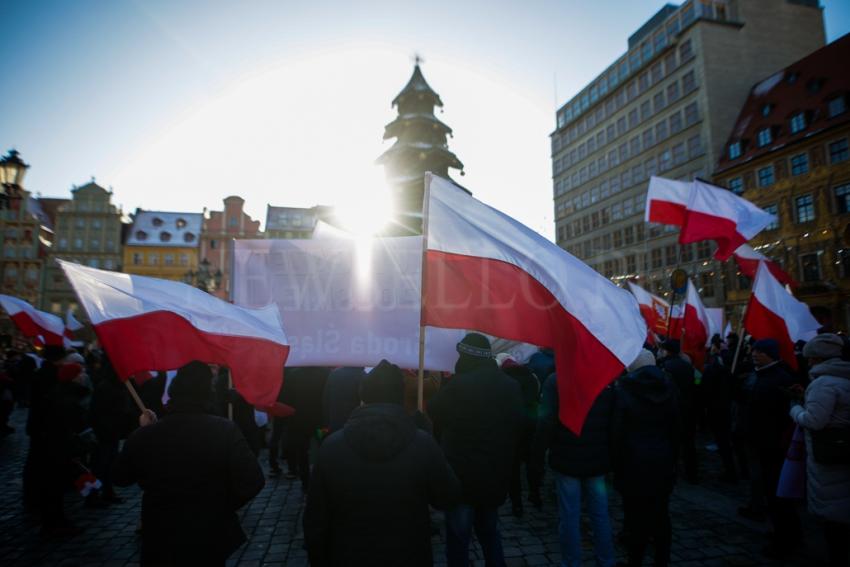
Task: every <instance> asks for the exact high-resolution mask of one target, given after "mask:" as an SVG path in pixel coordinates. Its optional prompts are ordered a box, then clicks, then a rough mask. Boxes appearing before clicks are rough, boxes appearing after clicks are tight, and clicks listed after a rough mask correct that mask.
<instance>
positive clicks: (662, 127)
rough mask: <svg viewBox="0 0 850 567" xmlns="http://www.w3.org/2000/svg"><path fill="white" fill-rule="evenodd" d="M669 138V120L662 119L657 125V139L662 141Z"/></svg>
mask: <svg viewBox="0 0 850 567" xmlns="http://www.w3.org/2000/svg"><path fill="white" fill-rule="evenodd" d="M665 138H667V121H666V120H662V121H661V122H659V123H658V124H656V125H655V140H656V141H657V142H660V141H662V140H664V139H665Z"/></svg>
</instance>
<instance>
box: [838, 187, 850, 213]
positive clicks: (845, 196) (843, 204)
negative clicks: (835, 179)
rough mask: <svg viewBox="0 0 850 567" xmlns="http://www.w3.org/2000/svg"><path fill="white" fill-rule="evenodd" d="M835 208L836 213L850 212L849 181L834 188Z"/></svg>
mask: <svg viewBox="0 0 850 567" xmlns="http://www.w3.org/2000/svg"><path fill="white" fill-rule="evenodd" d="M835 208H836V212H838V213H850V183H845V184H844V185H839V186H838V187H836V188H835Z"/></svg>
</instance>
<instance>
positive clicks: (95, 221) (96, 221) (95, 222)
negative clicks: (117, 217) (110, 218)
mask: <svg viewBox="0 0 850 567" xmlns="http://www.w3.org/2000/svg"><path fill="white" fill-rule="evenodd" d="M91 227H92V228H100V227H101V222H100V219H93V220H92V221H91Z"/></svg>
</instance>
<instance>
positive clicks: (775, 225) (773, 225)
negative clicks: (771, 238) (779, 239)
mask: <svg viewBox="0 0 850 567" xmlns="http://www.w3.org/2000/svg"><path fill="white" fill-rule="evenodd" d="M764 210H765V211H767V212H768V213H770V214H772V215H775V216H776V220H775V221H773V222H772V223H770V224H769V225H767V226H766V227H764V229H765V230H776V229H777V228H779V222H780V221H779V205H776V204H773V205H767V206H766V207H764Z"/></svg>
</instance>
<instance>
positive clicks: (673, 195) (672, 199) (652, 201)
mask: <svg viewBox="0 0 850 567" xmlns="http://www.w3.org/2000/svg"><path fill="white" fill-rule="evenodd" d="M692 186H693V184H692V183H691V182H690V181H676V180H675V179H667V178H664V177H655V176H654V175H653V176H652V177H650V178H649V190H648V191H647V193H646V213H645V215H644V220H645V221H646V222H657V223H660V224H673V225H676V226H682V224H684V222H685V210H686V209H687V206H688V199H689V198H690V195H691V187H692Z"/></svg>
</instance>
